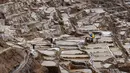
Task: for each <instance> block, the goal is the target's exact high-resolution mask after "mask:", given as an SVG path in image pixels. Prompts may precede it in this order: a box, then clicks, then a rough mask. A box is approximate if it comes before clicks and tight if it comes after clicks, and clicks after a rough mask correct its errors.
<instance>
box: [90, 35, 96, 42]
mask: <svg viewBox="0 0 130 73" xmlns="http://www.w3.org/2000/svg"><path fill="white" fill-rule="evenodd" d="M89 35H90V41H91V42H93V39H94V38H95V35H94V33H90V34H89Z"/></svg>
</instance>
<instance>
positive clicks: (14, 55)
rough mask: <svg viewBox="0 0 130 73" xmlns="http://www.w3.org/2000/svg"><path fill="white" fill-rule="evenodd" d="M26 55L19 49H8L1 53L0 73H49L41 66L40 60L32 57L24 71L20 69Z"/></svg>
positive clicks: (23, 68)
mask: <svg viewBox="0 0 130 73" xmlns="http://www.w3.org/2000/svg"><path fill="white" fill-rule="evenodd" d="M25 56H26V53H25V52H24V51H23V50H21V49H19V48H8V49H6V50H3V51H2V52H1V53H0V73H14V72H15V70H18V71H17V72H18V73H47V69H46V68H45V67H43V66H41V64H40V62H39V61H38V60H35V59H34V58H32V57H31V56H30V58H29V59H28V61H27V62H25V63H26V64H25V63H23V64H25V66H24V67H22V69H18V68H19V66H20V65H22V62H23V61H24V60H25Z"/></svg>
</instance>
